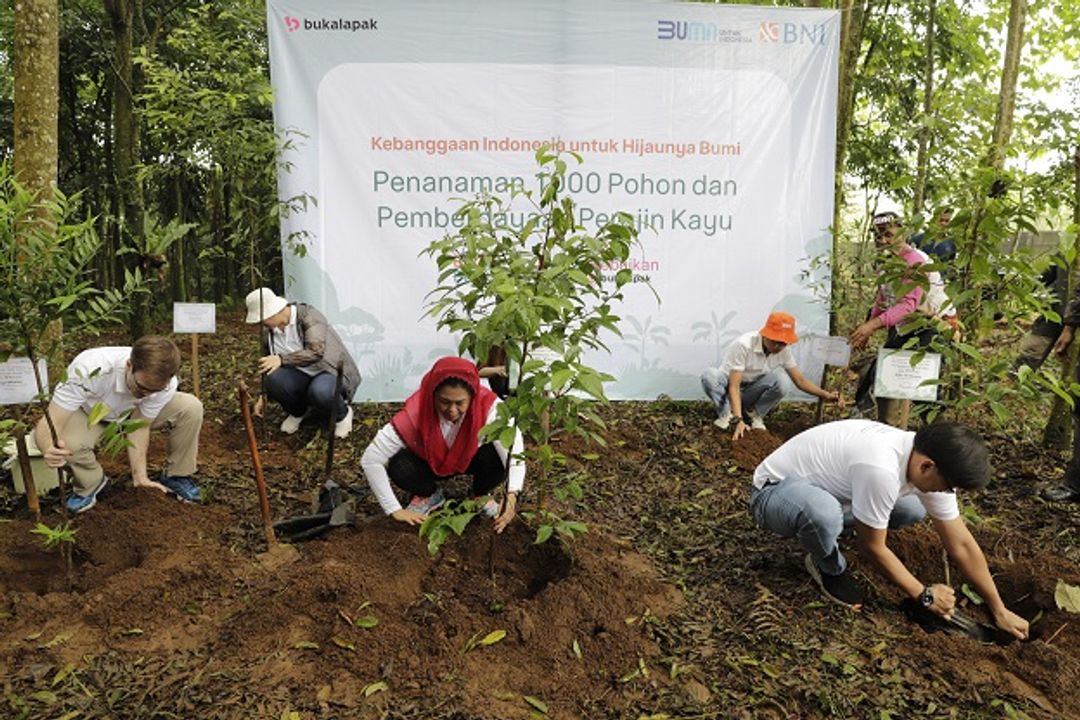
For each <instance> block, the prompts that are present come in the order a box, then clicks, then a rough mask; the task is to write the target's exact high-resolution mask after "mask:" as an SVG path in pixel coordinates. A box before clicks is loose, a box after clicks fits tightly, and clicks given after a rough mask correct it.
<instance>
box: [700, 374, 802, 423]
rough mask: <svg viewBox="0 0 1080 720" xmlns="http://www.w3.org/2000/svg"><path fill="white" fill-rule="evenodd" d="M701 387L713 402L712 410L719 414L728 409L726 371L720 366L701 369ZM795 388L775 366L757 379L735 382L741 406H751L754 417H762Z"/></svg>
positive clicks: (745, 409)
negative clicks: (737, 384) (703, 370)
mask: <svg viewBox="0 0 1080 720" xmlns="http://www.w3.org/2000/svg"><path fill="white" fill-rule="evenodd" d="M701 387H702V388H703V389H704V390H705V394H706V395H708V396H709V399H710V400H712V402H713V405H715V406H716V414H717V415H718V416H723V415H724V414H725V413H727V412H728V411H729V409H730V404H729V402H728V374H727V373H726V372H724V371H723V370H721V369H720V368H709V369H708V370H706V371H705V372H703V373H701ZM794 389H795V383H793V382H792V381H791V377H790V376H788V374H787V370H785V369H784V368H776V369H775V370H772V371H771V372H767V373H765V374H764V375H762V376H761V377H759V378H758V379H757V380H751V381H749V382H747V381H743V382H741V383H739V394H740V396H741V397H742V409H743V412H744V413H745V412H746V411H747V410H753V411H754V412H755V413H757V414H758V417H765V416H766V415H768V414H769V412H770V411H771V410H772V409H773V408H774V407H776V406H777V404H779V402H780V401H781V400H783V399H784V398H785V397H786V396H788V395H790V394H791V393H792V391H793V390H794Z"/></svg>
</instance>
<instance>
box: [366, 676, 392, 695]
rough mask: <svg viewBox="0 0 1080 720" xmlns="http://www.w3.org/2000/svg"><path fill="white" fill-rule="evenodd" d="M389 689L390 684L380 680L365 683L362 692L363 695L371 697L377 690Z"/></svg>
mask: <svg viewBox="0 0 1080 720" xmlns="http://www.w3.org/2000/svg"><path fill="white" fill-rule="evenodd" d="M389 689H390V686H389V685H387V684H386V683H384V682H382V681H381V680H380V681H379V682H373V683H368V684H367V685H365V686H364V690H363V693H364V697H371V696H372V695H374V694H375V693H377V692H383V691H384V690H389Z"/></svg>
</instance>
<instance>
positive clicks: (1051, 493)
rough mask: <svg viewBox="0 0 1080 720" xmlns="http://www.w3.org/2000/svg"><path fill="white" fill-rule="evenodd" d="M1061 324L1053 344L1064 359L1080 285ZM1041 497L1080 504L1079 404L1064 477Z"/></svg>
mask: <svg viewBox="0 0 1080 720" xmlns="http://www.w3.org/2000/svg"><path fill="white" fill-rule="evenodd" d="M1061 323H1062V328H1061V334H1060V335H1059V336H1058V339H1057V342H1056V343H1054V353H1055V354H1057V355H1059V356H1061V357H1064V355H1065V353H1066V352H1068V350H1069V346H1070V345H1071V344H1072V341H1073V335H1075V334H1076V327H1077V326H1078V325H1080V284H1078V285H1077V287H1076V289H1074V290H1073V295H1072V298H1071V299H1070V300H1069V304H1068V306H1067V307H1066V308H1065V312H1064V314H1063V315H1062V316H1061ZM1077 379H1078V380H1080V364H1078V365H1077ZM1042 497H1043V499H1045V500H1049V501H1051V502H1080V402H1076V403H1074V404H1073V447H1072V459H1070V460H1069V464H1068V465H1066V466H1065V477H1064V478H1062V480H1061V483H1060V484H1059V485H1056V486H1054V487H1050V488H1046V489H1044V490H1043V491H1042Z"/></svg>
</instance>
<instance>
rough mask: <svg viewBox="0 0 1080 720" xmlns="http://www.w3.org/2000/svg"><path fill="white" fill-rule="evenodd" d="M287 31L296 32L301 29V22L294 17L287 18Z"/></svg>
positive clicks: (288, 16) (287, 16)
mask: <svg viewBox="0 0 1080 720" xmlns="http://www.w3.org/2000/svg"><path fill="white" fill-rule="evenodd" d="M285 29H286V30H288V31H289V32H296V31H297V30H299V29H300V20H298V19H297V18H294V17H293V16H292V15H286V16H285Z"/></svg>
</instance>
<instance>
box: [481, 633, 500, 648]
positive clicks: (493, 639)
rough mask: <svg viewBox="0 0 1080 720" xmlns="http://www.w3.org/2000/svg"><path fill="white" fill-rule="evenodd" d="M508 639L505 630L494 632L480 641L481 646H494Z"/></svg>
mask: <svg viewBox="0 0 1080 720" xmlns="http://www.w3.org/2000/svg"><path fill="white" fill-rule="evenodd" d="M504 637H506V631H505V630H492V631H491V632H489V633H488V634H487V635H485V636H484V637H483V639H482V640H480V644H481V645H494V644H495V643H497V642H499V641H500V640H502V639H503V638H504Z"/></svg>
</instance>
